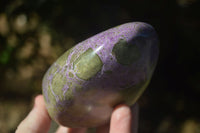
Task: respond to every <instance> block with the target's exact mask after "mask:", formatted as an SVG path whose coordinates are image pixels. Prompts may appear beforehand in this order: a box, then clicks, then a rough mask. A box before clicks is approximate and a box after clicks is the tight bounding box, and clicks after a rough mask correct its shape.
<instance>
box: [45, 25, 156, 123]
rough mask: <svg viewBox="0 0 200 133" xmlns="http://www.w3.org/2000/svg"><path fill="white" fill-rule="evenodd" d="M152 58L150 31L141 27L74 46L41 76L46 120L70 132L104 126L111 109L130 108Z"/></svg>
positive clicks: (153, 37) (145, 81) (147, 77)
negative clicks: (53, 121)
mask: <svg viewBox="0 0 200 133" xmlns="http://www.w3.org/2000/svg"><path fill="white" fill-rule="evenodd" d="M158 52H159V50H158V38H157V35H156V32H155V30H154V29H153V27H152V26H150V25H148V24H146V23H141V22H134V23H127V24H123V25H120V26H117V27H114V28H112V29H109V30H107V31H104V32H102V33H99V34H97V35H95V36H93V37H91V38H89V39H87V40H85V41H83V42H81V43H79V44H77V45H76V46H74V47H73V48H71V49H70V50H68V51H67V52H66V53H65V54H64V55H63V56H61V57H60V58H59V59H58V60H57V61H56V62H55V63H54V64H53V65H52V66H51V68H50V69H49V70H48V71H47V73H46V74H45V76H44V79H43V94H44V97H45V101H46V105H47V109H48V111H49V114H50V116H51V117H52V118H53V119H54V120H56V121H57V122H58V123H59V124H62V125H64V126H70V127H94V126H98V125H102V124H104V123H105V122H107V121H108V120H109V117H110V115H111V112H112V109H113V107H114V106H115V105H117V104H119V103H121V102H125V103H127V104H128V105H131V104H134V103H135V101H136V100H137V99H138V97H139V96H140V95H141V94H142V92H143V91H144V89H145V88H146V86H147V85H148V83H149V81H150V79H151V76H152V73H153V71H154V68H155V66H156V62H157V58H158Z"/></svg>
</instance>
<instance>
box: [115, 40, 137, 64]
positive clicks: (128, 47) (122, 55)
mask: <svg viewBox="0 0 200 133" xmlns="http://www.w3.org/2000/svg"><path fill="white" fill-rule="evenodd" d="M112 54H113V55H114V56H115V58H116V59H117V62H118V63H120V64H122V65H131V64H132V63H134V62H135V61H137V60H138V59H139V58H140V51H139V48H138V47H137V45H135V44H128V43H127V42H126V41H125V40H123V39H120V40H119V41H118V42H117V43H116V44H115V46H114V47H113V49H112Z"/></svg>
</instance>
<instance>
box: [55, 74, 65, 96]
mask: <svg viewBox="0 0 200 133" xmlns="http://www.w3.org/2000/svg"><path fill="white" fill-rule="evenodd" d="M66 83H67V78H66V76H65V75H64V74H63V73H59V72H58V73H56V74H55V75H54V77H53V79H52V88H53V91H54V93H55V94H56V95H57V96H58V97H59V98H60V100H62V99H64V96H63V91H62V89H63V88H64V86H65V84H66Z"/></svg>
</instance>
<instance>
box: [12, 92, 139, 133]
mask: <svg viewBox="0 0 200 133" xmlns="http://www.w3.org/2000/svg"><path fill="white" fill-rule="evenodd" d="M50 124H51V118H50V117H49V115H48V112H47V110H46V107H45V103H44V99H43V96H42V95H39V96H37V97H36V98H35V103H34V107H33V109H32V110H31V112H30V113H29V114H28V116H27V117H26V118H25V119H24V120H23V121H22V122H21V123H20V124H19V126H18V128H17V130H16V133H47V132H48V130H49V128H50ZM137 126H138V106H137V105H134V106H133V107H132V108H130V107H128V106H126V105H118V106H117V107H116V108H115V109H114V111H113V113H112V116H111V120H110V124H106V125H104V126H101V127H97V133H108V132H109V133H136V132H137ZM86 131H87V129H86V128H67V127H63V126H60V127H59V128H58V130H57V131H56V133H86Z"/></svg>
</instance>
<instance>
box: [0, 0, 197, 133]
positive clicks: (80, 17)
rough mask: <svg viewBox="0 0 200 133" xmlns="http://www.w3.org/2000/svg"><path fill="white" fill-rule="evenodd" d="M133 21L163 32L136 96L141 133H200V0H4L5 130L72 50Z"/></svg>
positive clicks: (0, 17)
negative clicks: (147, 78)
mask: <svg viewBox="0 0 200 133" xmlns="http://www.w3.org/2000/svg"><path fill="white" fill-rule="evenodd" d="M132 21H143V22H147V23H149V24H151V25H153V26H154V27H155V29H156V31H157V32H158V35H159V38H160V57H159V62H158V65H157V68H156V70H155V74H154V76H153V78H152V81H151V83H150V85H149V86H148V88H147V90H146V91H145V93H144V94H143V95H142V97H141V98H140V99H139V101H138V102H139V104H140V116H139V117H140V121H139V133H200V71H199V68H200V63H199V62H200V2H199V1H198V0H160V1H159V0H121V1H119V0H115V1H86V0H85V1H84V0H73V1H67V0H35V1H26V0H0V132H1V133H13V132H14V131H15V129H16V127H17V125H18V124H19V122H20V121H21V120H22V119H23V118H24V117H25V116H26V115H27V113H28V112H29V111H30V109H31V107H32V101H33V98H34V96H36V95H37V94H40V93H41V83H42V77H43V75H44V73H45V71H46V70H47V69H48V67H49V66H50V65H51V64H52V63H53V62H54V61H55V60H56V59H57V58H58V57H59V56H60V55H61V54H62V53H63V52H64V51H66V50H67V49H69V48H70V47H72V46H73V45H75V44H77V43H78V42H80V41H83V40H85V39H86V38H88V37H90V36H92V35H95V34H97V33H99V32H101V31H104V30H106V29H108V28H111V27H114V26H117V25H119V24H123V23H126V22H132Z"/></svg>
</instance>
